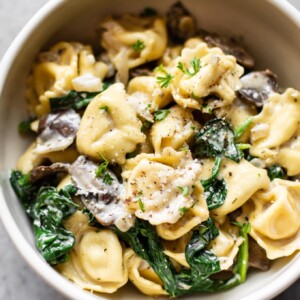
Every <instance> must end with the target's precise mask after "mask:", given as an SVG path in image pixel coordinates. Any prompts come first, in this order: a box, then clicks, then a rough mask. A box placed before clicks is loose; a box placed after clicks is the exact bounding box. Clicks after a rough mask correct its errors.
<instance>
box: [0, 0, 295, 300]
mask: <svg viewBox="0 0 300 300" xmlns="http://www.w3.org/2000/svg"><path fill="white" fill-rule="evenodd" d="M67 1H71V0H50V1H48V2H47V3H46V4H45V5H44V6H42V8H40V9H39V10H38V11H37V12H36V13H35V14H34V15H33V17H32V18H31V19H30V20H29V21H28V22H27V23H26V25H25V26H24V27H23V28H22V30H21V31H20V32H19V34H18V35H17V36H16V38H15V39H14V40H13V42H12V43H11V45H10V47H9V48H8V49H7V51H6V52H5V54H4V55H3V58H2V60H1V62H0V101H1V95H2V90H3V87H4V83H5V81H6V76H7V74H8V73H9V70H10V68H11V66H12V64H13V62H14V60H15V59H16V57H17V55H18V54H19V52H20V49H22V46H23V45H24V44H25V43H26V40H27V39H28V38H29V37H30V35H31V34H32V32H33V30H34V29H35V28H36V27H37V26H38V25H39V24H40V23H41V22H43V20H44V19H45V18H47V17H48V16H49V15H51V14H52V13H53V12H54V11H55V10H56V9H59V8H60V7H61V6H62V5H64V4H65V3H66V2H67ZM265 1H266V2H269V3H270V4H271V5H273V6H275V7H277V8H278V9H279V10H280V11H281V12H282V13H284V14H285V15H286V16H287V17H288V18H289V19H290V20H291V21H292V22H293V23H295V25H297V27H298V28H299V29H300V11H298V10H297V9H296V8H295V7H294V6H293V5H292V4H291V3H290V2H288V0H285V1H282V0H265ZM2 172H3V170H2V171H1V173H2ZM4 177H6V178H7V176H4ZM0 219H1V220H2V224H3V225H4V228H5V230H6V232H7V233H8V236H9V238H10V239H11V241H12V242H13V244H14V245H15V247H16V248H17V249H18V251H19V253H20V254H21V255H22V256H23V258H24V260H25V261H26V262H27V263H28V265H29V266H30V267H31V268H32V269H33V270H34V271H35V272H36V274H38V275H39V276H40V278H42V279H43V280H44V281H45V282H47V283H48V284H49V285H50V286H51V287H53V288H54V289H56V290H57V291H59V292H60V293H61V294H62V295H64V296H67V297H69V298H72V299H81V300H95V299H98V300H101V299H104V298H102V297H101V295H99V296H98V295H97V296H94V295H93V294H91V293H88V292H86V291H84V290H82V289H81V288H80V287H79V286H77V285H75V284H73V283H72V282H70V281H69V280H67V279H65V278H63V277H62V276H61V275H60V274H58V273H57V271H55V270H54V269H53V268H52V267H50V266H49V265H48V264H47V263H45V266H43V268H41V264H40V263H41V257H40V255H39V254H38V253H37V252H36V251H35V250H34V249H33V247H32V246H31V245H30V244H29V243H28V242H27V240H26V239H25V237H24V236H23V234H22V232H21V231H20V229H19V228H18V226H17V224H16V222H15V221H14V218H13V217H12V215H11V213H10V210H9V207H8V205H7V203H6V201H5V199H4V194H3V189H2V186H1V185H0ZM297 262H298V264H296V263H293V264H292V265H290V266H289V267H288V268H287V269H286V268H284V270H283V269H282V270H281V271H279V275H278V276H277V278H276V279H275V280H274V281H272V283H271V284H272V289H270V288H269V289H267V288H266V286H264V287H261V288H259V289H257V290H255V291H253V293H251V294H250V295H247V296H245V297H244V298H240V299H241V300H252V299H270V298H271V297H274V296H276V295H278V294H279V293H280V292H282V291H283V290H285V289H286V288H288V287H289V286H290V285H291V284H292V283H294V282H295V281H296V280H297V279H298V278H300V271H299V268H298V265H300V256H299V255H298V256H297ZM268 285H269V284H268ZM75 295H76V296H75Z"/></svg>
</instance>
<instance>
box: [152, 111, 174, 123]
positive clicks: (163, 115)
mask: <svg viewBox="0 0 300 300" xmlns="http://www.w3.org/2000/svg"><path fill="white" fill-rule="evenodd" d="M169 113H170V110H169V109H159V110H157V111H155V112H154V120H155V121H162V120H163V119H165V118H166V117H167V115H168V114H169Z"/></svg>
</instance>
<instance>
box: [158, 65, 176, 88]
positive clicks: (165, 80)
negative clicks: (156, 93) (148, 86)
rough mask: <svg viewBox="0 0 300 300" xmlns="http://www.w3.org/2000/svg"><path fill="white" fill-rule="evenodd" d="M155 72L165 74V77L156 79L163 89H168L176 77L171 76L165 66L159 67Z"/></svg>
mask: <svg viewBox="0 0 300 300" xmlns="http://www.w3.org/2000/svg"><path fill="white" fill-rule="evenodd" d="M154 72H161V73H163V74H165V76H158V77H156V82H157V83H158V84H159V85H160V87H162V88H167V87H168V86H169V84H170V83H171V82H172V80H173V78H174V76H172V75H171V74H169V73H168V72H167V71H166V69H165V68H164V67H163V65H159V66H158V67H156V68H155V69H154Z"/></svg>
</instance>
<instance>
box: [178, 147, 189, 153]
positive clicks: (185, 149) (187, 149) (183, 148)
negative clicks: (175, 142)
mask: <svg viewBox="0 0 300 300" xmlns="http://www.w3.org/2000/svg"><path fill="white" fill-rule="evenodd" d="M179 151H183V152H188V151H189V148H187V147H182V148H180V149H179Z"/></svg>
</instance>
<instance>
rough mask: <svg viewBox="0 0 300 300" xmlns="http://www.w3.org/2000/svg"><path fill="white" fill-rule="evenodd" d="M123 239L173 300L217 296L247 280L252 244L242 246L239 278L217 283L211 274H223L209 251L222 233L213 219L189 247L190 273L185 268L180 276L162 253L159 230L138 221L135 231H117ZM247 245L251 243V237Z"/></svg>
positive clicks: (201, 226)
mask: <svg viewBox="0 0 300 300" xmlns="http://www.w3.org/2000/svg"><path fill="white" fill-rule="evenodd" d="M114 230H115V232H116V233H117V235H118V236H119V238H120V239H122V240H124V241H125V242H127V243H128V244H129V246H130V247H131V248H132V249H133V250H134V251H135V253H136V254H137V255H139V256H140V257H141V258H143V259H144V260H146V261H147V262H148V263H149V265H150V266H151V267H152V268H153V270H154V271H155V272H156V274H157V275H158V276H159V277H160V279H161V280H162V282H163V285H164V289H165V290H166V291H167V292H168V293H169V295H170V296H171V297H177V296H181V295H184V294H188V293H192V292H196V291H197V292H214V291H219V290H226V289H229V288H231V287H233V286H235V285H238V284H240V283H241V282H243V281H242V280H244V278H245V277H244V276H245V273H244V272H245V267H244V266H246V269H247V259H248V243H246V242H245V244H242V246H241V248H240V249H241V250H242V251H241V250H240V252H239V258H238V265H237V267H236V268H235V270H234V273H235V275H234V276H233V277H232V278H230V279H229V280H213V279H211V278H209V275H210V274H213V273H216V272H219V271H220V263H219V260H218V258H217V257H216V256H215V255H214V254H213V253H212V252H210V251H208V250H207V249H206V247H207V245H208V244H209V242H210V241H211V240H212V239H214V238H215V237H216V236H217V235H218V229H217V228H216V227H215V225H214V223H213V221H212V220H211V219H209V220H208V221H207V222H205V223H204V224H201V225H200V226H199V227H198V228H197V229H196V230H195V231H194V233H193V236H192V239H191V241H190V242H189V243H188V245H187V247H186V251H185V253H186V259H187V261H188V263H189V264H190V267H191V268H190V269H186V268H183V269H182V270H181V271H180V273H176V271H175V269H174V267H173V265H172V263H171V262H170V259H169V258H168V256H166V255H165V254H164V253H163V252H162V251H163V248H162V245H161V243H160V240H159V237H158V236H157V233H156V231H155V228H154V227H153V226H151V225H150V224H149V223H148V222H147V221H144V220H140V219H137V220H136V222H135V225H134V227H133V228H131V229H130V230H128V231H127V232H122V231H120V230H119V229H117V228H116V227H114ZM244 236H245V241H247V234H245V235H243V237H244Z"/></svg>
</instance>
